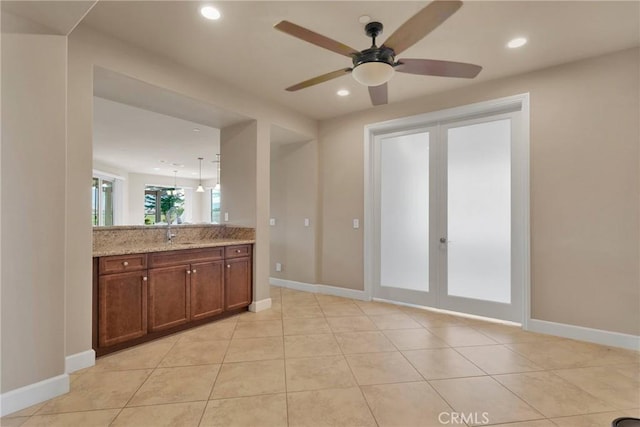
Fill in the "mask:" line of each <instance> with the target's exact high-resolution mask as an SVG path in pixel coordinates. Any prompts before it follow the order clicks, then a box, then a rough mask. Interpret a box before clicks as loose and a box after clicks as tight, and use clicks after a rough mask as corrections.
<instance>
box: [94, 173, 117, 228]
mask: <svg viewBox="0 0 640 427" xmlns="http://www.w3.org/2000/svg"><path fill="white" fill-rule="evenodd" d="M113 187H114V180H113V179H107V178H100V177H93V184H92V188H91V198H92V204H93V206H92V208H93V209H92V213H91V220H92V223H93V225H94V226H103V225H113Z"/></svg>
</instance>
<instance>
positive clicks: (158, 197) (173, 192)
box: [144, 186, 185, 225]
mask: <svg viewBox="0 0 640 427" xmlns="http://www.w3.org/2000/svg"><path fill="white" fill-rule="evenodd" d="M184 202H185V198H184V190H183V189H182V188H173V187H171V188H166V187H151V186H147V187H146V188H145V192H144V223H145V224H146V225H153V224H158V223H164V224H168V223H169V220H171V222H176V223H178V224H180V223H181V222H182V218H181V216H182V214H183V213H184ZM174 207H175V210H171V209H172V208H174Z"/></svg>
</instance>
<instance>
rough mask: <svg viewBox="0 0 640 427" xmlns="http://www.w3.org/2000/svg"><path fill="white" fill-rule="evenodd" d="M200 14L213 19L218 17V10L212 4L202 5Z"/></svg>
mask: <svg viewBox="0 0 640 427" xmlns="http://www.w3.org/2000/svg"><path fill="white" fill-rule="evenodd" d="M200 14H201V15H202V16H204V17H205V18H207V19H211V20H213V21H215V20H216V19H220V11H219V10H218V9H216V8H215V7H213V6H204V7H202V8H200Z"/></svg>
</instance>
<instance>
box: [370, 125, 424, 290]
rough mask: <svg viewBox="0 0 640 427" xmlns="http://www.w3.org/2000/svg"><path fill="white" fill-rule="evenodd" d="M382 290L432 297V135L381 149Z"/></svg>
mask: <svg viewBox="0 0 640 427" xmlns="http://www.w3.org/2000/svg"><path fill="white" fill-rule="evenodd" d="M380 159H381V160H380V162H381V165H380V167H381V174H380V204H381V206H380V215H381V217H380V251H381V254H380V263H381V265H380V284H381V285H382V286H388V287H394V288H404V289H412V290H419V291H425V292H427V291H429V133H428V132H423V133H416V134H412V135H405V136H400V137H395V138H385V139H383V140H382V141H381V144H380Z"/></svg>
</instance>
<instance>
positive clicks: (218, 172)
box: [213, 154, 220, 191]
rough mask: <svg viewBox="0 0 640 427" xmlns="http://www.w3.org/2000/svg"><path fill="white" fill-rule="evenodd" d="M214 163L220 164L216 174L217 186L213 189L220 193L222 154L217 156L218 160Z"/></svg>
mask: <svg viewBox="0 0 640 427" xmlns="http://www.w3.org/2000/svg"><path fill="white" fill-rule="evenodd" d="M214 163H218V169H217V171H216V172H217V174H216V186H215V187H213V189H214V190H216V191H220V154H216V160H215V162H214Z"/></svg>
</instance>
